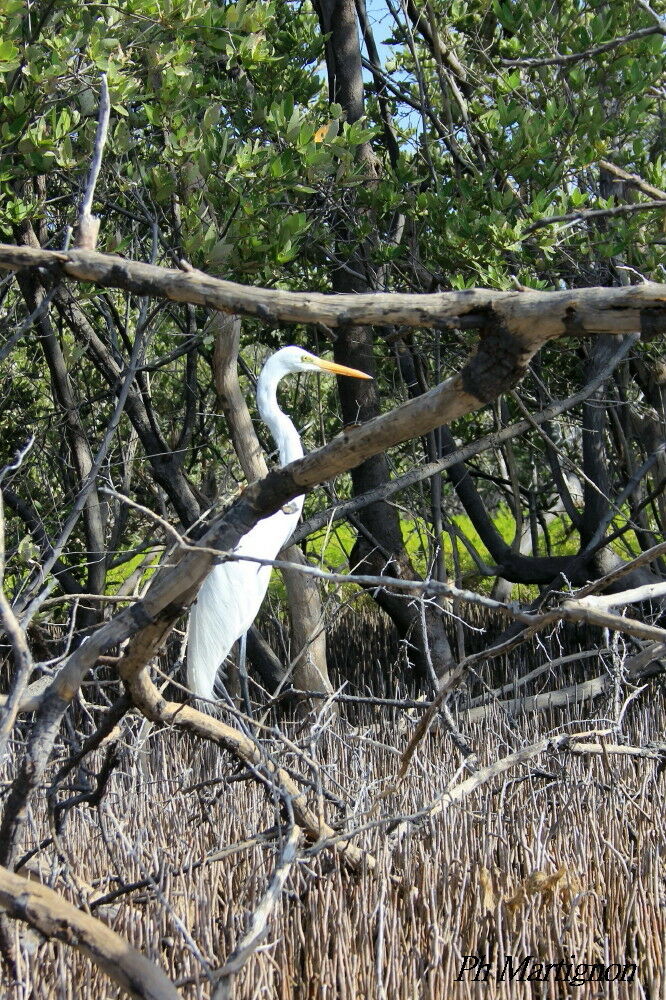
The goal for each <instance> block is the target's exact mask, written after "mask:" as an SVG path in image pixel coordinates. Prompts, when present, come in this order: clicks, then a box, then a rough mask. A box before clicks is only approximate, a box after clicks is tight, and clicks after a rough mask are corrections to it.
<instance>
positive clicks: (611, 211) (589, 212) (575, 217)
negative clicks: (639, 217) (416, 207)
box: [523, 198, 666, 236]
mask: <svg viewBox="0 0 666 1000" xmlns="http://www.w3.org/2000/svg"><path fill="white" fill-rule="evenodd" d="M656 208H662V209H664V208H666V198H660V199H659V200H658V201H641V202H637V203H636V204H635V205H614V206H613V208H582V209H579V210H578V211H577V212H568V213H567V214H566V215H549V216H547V217H546V218H543V219H537V221H536V222H533V223H532V225H531V226H528V227H527V229H525V230H524V232H523V236H527V235H529V233H533V232H534V231H535V230H536V229H543V228H544V226H553V225H555V224H556V223H558V222H572V221H573V222H585V221H586V220H587V219H609V218H612V217H613V216H615V215H633V214H634V213H635V212H649V211H651V210H653V209H656Z"/></svg>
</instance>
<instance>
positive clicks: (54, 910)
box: [0, 868, 180, 1000]
mask: <svg viewBox="0 0 666 1000" xmlns="http://www.w3.org/2000/svg"><path fill="white" fill-rule="evenodd" d="M0 908H1V909H3V910H4V911H5V913H8V914H9V915H10V916H12V917H15V918H16V919H17V920H22V921H24V922H25V923H27V924H29V925H30V927H33V928H34V929H35V930H37V931H39V933H40V934H43V935H44V937H45V938H47V940H48V939H49V938H55V939H56V940H57V941H63V942H64V943H65V944H68V945H71V947H73V948H76V949H77V950H78V951H81V952H83V953H84V954H85V955H87V956H88V957H89V958H90V959H92V961H93V962H94V963H95V964H96V965H98V966H99V967H100V968H101V969H103V970H104V972H106V974H107V975H108V976H109V977H110V978H111V979H112V980H113V981H114V982H115V983H117V984H118V985H119V986H120V987H121V988H122V989H123V990H124V991H125V992H126V993H127V995H128V996H131V997H137V998H139V1000H179V997H180V994H179V993H178V991H177V990H176V988H175V986H173V984H172V983H171V982H170V980H169V979H167V977H166V975H165V974H164V973H163V972H162V970H161V969H160V968H158V966H156V965H154V964H153V963H152V962H150V961H149V960H148V959H147V958H145V957H144V956H143V955H141V954H140V952H138V951H136V950H135V949H134V948H132V947H131V945H129V944H128V943H127V941H125V940H124V939H123V938H121V937H120V935H119V934H116V932H115V931H112V930H111V929H110V928H109V927H107V926H106V924H103V923H102V921H101V920H98V919H97V918H96V917H91V916H90V914H88V913H83V912H82V911H81V910H77V908H76V907H75V906H72V904H71V903H68V902H67V900H65V899H63V898H62V897H61V896H59V895H58V893H56V892H53V890H52V889H47V887H46V886H45V885H40V884H39V882H35V881H33V880H32V879H27V878H24V877H23V876H21V875H14V874H13V873H12V872H9V871H7V869H6V868H0Z"/></svg>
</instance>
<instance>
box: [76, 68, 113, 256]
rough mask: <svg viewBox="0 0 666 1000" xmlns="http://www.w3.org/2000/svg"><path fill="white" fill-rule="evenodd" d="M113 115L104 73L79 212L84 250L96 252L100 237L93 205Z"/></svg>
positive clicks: (80, 243) (79, 245)
mask: <svg viewBox="0 0 666 1000" xmlns="http://www.w3.org/2000/svg"><path fill="white" fill-rule="evenodd" d="M110 115H111V101H110V99H109V88H108V85H107V82H106V73H102V75H101V79H100V96H99V117H98V119H97V133H96V135H95V147H94V149H93V157H92V162H91V164H90V173H89V174H88V180H87V182H86V189H85V191H84V193H83V198H82V200H81V208H80V210H79V231H78V237H77V243H76V245H77V247H80V249H82V250H94V249H95V246H96V245H97V237H98V235H99V219H98V218H97V217H96V216H94V215H93V214H92V203H93V197H94V195H95V188H96V186H97V178H98V177H99V172H100V170H101V168H102V158H103V156H104V146H105V144H106V136H107V132H108V130H109V117H110Z"/></svg>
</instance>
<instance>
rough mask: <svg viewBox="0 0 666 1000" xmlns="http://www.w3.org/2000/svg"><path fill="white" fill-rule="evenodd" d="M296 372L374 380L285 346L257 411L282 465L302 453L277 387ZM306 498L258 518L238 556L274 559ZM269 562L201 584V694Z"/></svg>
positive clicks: (193, 630) (195, 672) (242, 624)
mask: <svg viewBox="0 0 666 1000" xmlns="http://www.w3.org/2000/svg"><path fill="white" fill-rule="evenodd" d="M295 372H320V373H321V372H328V373H330V374H338V375H350V376H352V377H354V378H370V376H369V375H366V374H365V373H364V372H360V371H357V370H356V369H355V368H347V367H346V366H345V365H338V364H335V363H334V362H332V361H323V360H322V359H321V358H317V357H316V356H315V355H314V354H310V353H309V352H308V351H304V350H303V349H302V348H300V347H283V348H282V350H280V351H277V352H276V353H275V354H273V355H272V356H271V357H270V358H269V359H268V361H267V362H266V364H265V365H264V367H263V368H262V370H261V374H260V376H259V379H258V382H257V406H258V409H259V414H260V416H261V418H262V420H263V421H264V423H266V424H267V425H268V427H269V429H270V431H271V434H272V435H273V438H274V439H275V443H276V445H277V448H278V453H279V456H280V465H287V464H288V463H289V462H294V461H295V460H296V459H298V458H301V457H302V456H303V447H302V445H301V439H300V437H299V434H298V431H297V430H296V428H295V427H294V425H293V423H292V422H291V420H290V419H289V417H288V416H287V415H286V414H285V413H283V412H282V410H281V409H280V408H279V406H278V403H277V386H278V383H279V381H280V379H282V378H283V377H284V376H285V375H289V374H291V373H295ZM303 500H304V497H302V496H300V497H297V498H296V499H295V500H293V501H292V502H291V503H290V504H289V505H288V507H287V509H286V510H285V509H283V510H279V511H277V512H276V513H275V514H271V516H270V517H265V518H263V520H261V521H259V523H258V524H256V525H255V526H254V528H253V529H252V530H251V531H249V532H248V533H247V535H244V536H243V537H242V538H241V540H240V542H239V543H238V545H237V546H236V548H235V549H234V552H235V553H236V554H237V555H239V556H254V557H256V558H260V559H275V558H276V557H277V555H278V553H279V552H280V550H281V549H283V548H284V546H285V545H286V544H287V542H288V541H289V539H290V538H291V536H292V534H293V533H294V529H295V528H296V525H297V523H298V519H299V517H300V516H301V510H302V509H303ZM270 576H271V567H270V566H260V565H259V564H258V563H253V562H246V561H245V560H242V559H239V560H233V561H228V562H225V563H221V564H220V565H218V566H214V567H213V569H212V570H211V573H210V574H209V576H208V577H207V578H206V580H205V581H204V583H203V584H202V587H201V590H200V591H199V595H198V598H197V601H196V603H195V605H194V607H193V608H192V612H191V614H190V631H189V642H188V648H187V683H188V686H189V687H190V688H191V690H192V691H193V692H194V694H196V695H198V696H199V697H201V698H213V697H214V692H213V688H214V684H215V677H216V676H217V672H218V669H219V668H220V666H221V665H222V663H224V660H225V659H226V657H227V656H228V654H229V652H230V651H231V648H232V646H233V644H234V643H235V642H236V641H237V640H238V639H240V637H241V636H242V635H244V634H245V633H246V632H247V630H248V629H249V628H250V625H251V624H252V622H253V621H254V619H255V618H256V616H257V612H258V611H259V608H260V607H261V602H262V601H263V599H264V595H265V593H266V591H267V589H268V583H269V580H270Z"/></svg>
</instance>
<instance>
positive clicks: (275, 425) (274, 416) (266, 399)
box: [257, 361, 303, 465]
mask: <svg viewBox="0 0 666 1000" xmlns="http://www.w3.org/2000/svg"><path fill="white" fill-rule="evenodd" d="M282 374H283V373H282V372H280V373H276V372H274V371H272V369H271V365H270V361H269V362H268V364H266V365H264V367H263V369H262V371H261V374H260V375H259V379H258V381H257V406H258V408H259V415H260V417H261V419H262V420H263V421H264V423H265V424H266V425H267V427H268V429H269V430H270V432H271V434H272V435H273V438H274V440H275V443H276V445H277V447H278V452H279V454H280V465H288V464H289V462H295V461H296V459H297V458H302V457H303V446H302V445H301V439H300V437H299V435H298V431H297V430H296V428H295V427H294V425H293V424H292V422H291V420H290V419H289V417H288V416H287V414H286V413H283V412H282V410H281V409H280V407H279V406H278V401H277V387H278V382H279V381H280V377H281V375H282Z"/></svg>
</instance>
